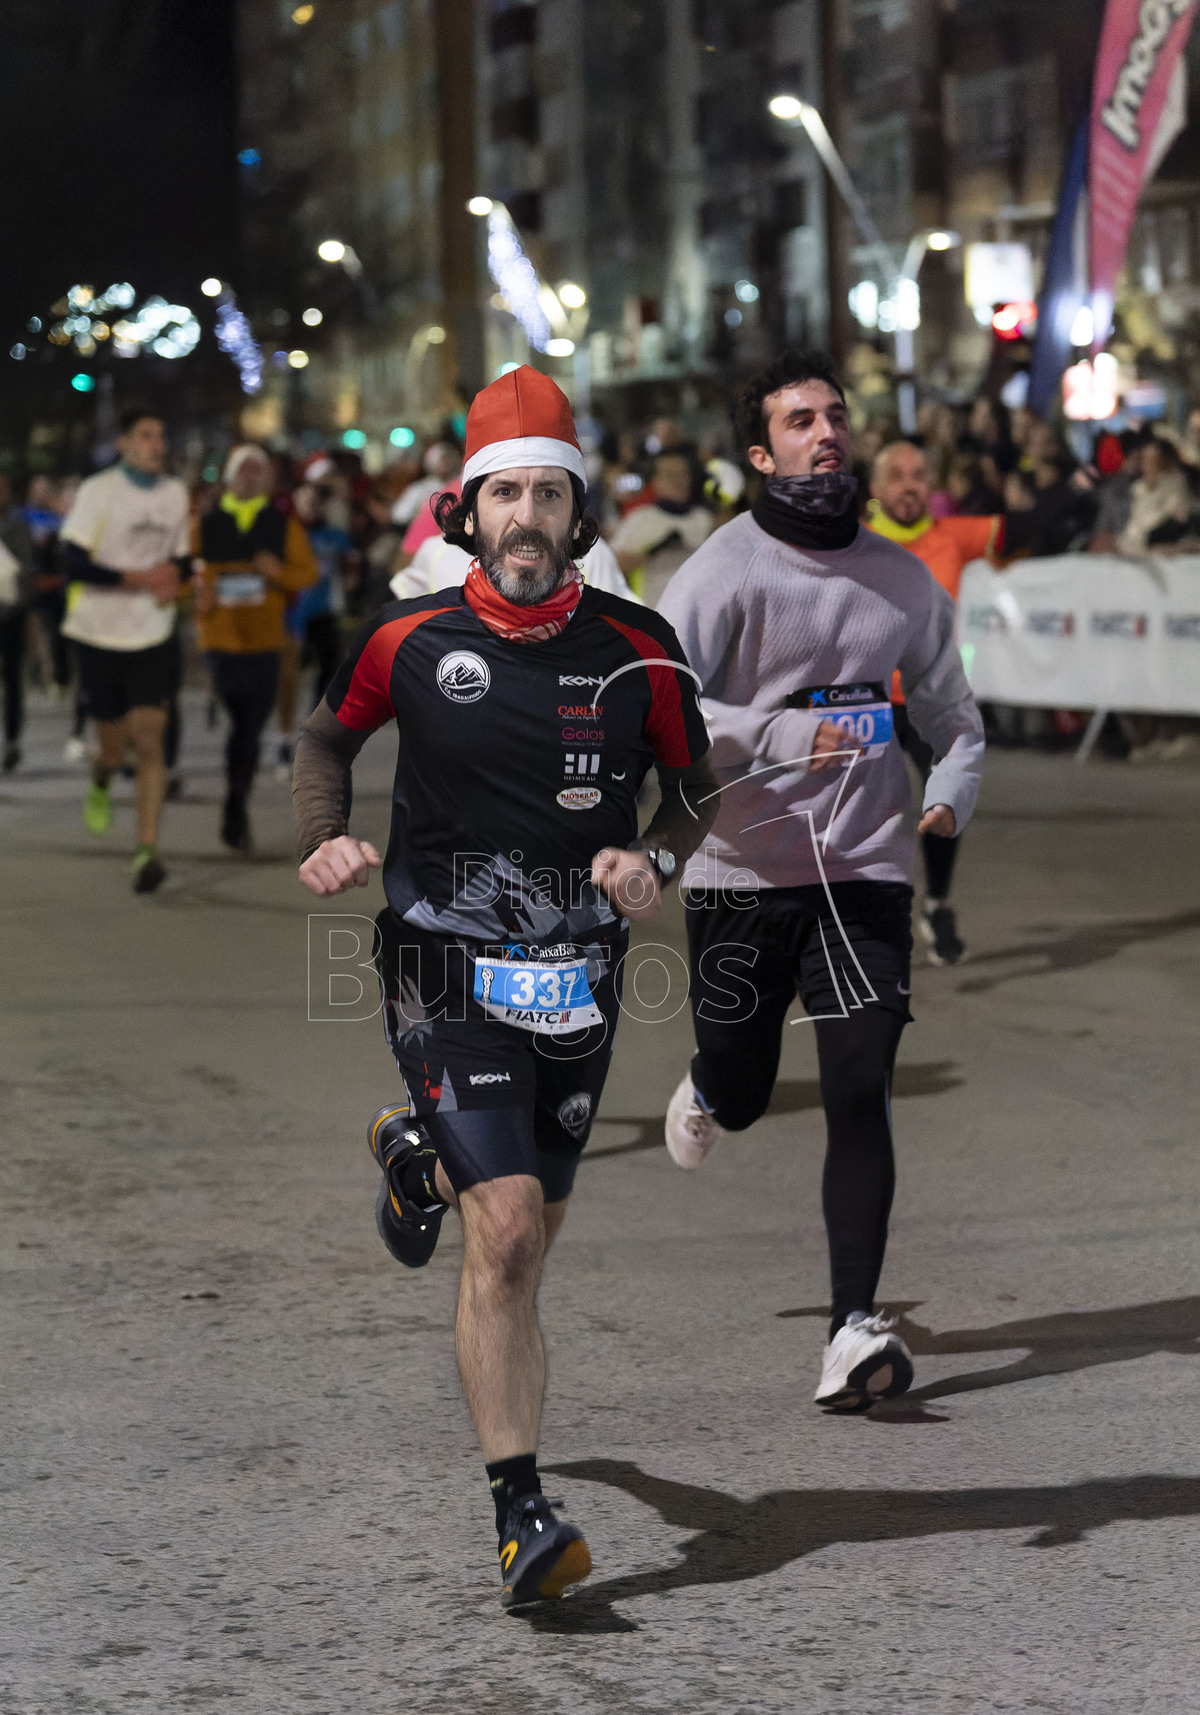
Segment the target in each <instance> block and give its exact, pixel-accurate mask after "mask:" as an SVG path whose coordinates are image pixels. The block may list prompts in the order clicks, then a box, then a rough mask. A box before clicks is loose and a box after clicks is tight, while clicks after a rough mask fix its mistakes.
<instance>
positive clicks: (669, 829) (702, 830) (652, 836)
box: [641, 756, 720, 867]
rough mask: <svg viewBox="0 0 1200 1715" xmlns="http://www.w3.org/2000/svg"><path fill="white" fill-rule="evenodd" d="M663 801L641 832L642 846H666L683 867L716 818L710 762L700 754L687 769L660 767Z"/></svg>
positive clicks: (716, 787)
mask: <svg viewBox="0 0 1200 1715" xmlns="http://www.w3.org/2000/svg"><path fill="white" fill-rule="evenodd" d="M658 783H659V787H660V789H661V792H662V802H661V803H660V804H659V806H658V809H657V810H656V811H655V812H654V815H653V816H652V817H651V819H650V824H649V826H648V827H647V829H646V831H645V833H644V834H643V835H642V838H641V844H642V845H643V846H649V847H655V846H660V845H662V846H666V848H667V850H668V851H669V852H671V853H673V855H674V857H675V860H676V862H677V863H678V864H679V865H680V866H681V867H682V865H683V864H684V863H686V862H687V860H688V858H690V857H691V855H692V853H693V852H694V851H696V850H697V849H698V848H699V847H700V846H702V845H703V844H704V840H705V837H706V836H707V834H708V830H709V829H710V828H711V827H712V825H713V823H714V822H715V821H716V819H717V805H718V801H719V800H718V798H717V793H718V791H719V790H720V788H719V785H718V782H717V777H716V775H715V774H714V773H713V768H712V763H711V762H710V761H709V759H708V757H707V756H704V757H701V759H700V761H699V762H694V763H693V764H692V766H691V767H690V768H660V769H659V770H658Z"/></svg>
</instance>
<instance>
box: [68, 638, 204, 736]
mask: <svg viewBox="0 0 1200 1715" xmlns="http://www.w3.org/2000/svg"><path fill="white" fill-rule="evenodd" d="M75 648H76V650H77V652H78V656H79V684H80V688H81V690H82V691H83V695H84V698H85V700H86V703H87V712H88V714H89V715H91V717H92V719H93V720H97V721H119V720H124V718H125V716H126V715H127V714H128V713H129V711H130V709H165V708H166V706H167V704H168V703H169V702H170V701H171V699H172V698H173V697H175V696H177V695H178V694H179V686H180V682H181V680H182V677H183V662H182V657H181V655H180V652H179V639H178V637H168V638H167V640H166V641H165V643H152V644H151V645H150V647H149V648H148V649H97V648H96V646H95V645H94V644H92V643H77V644H76V645H75Z"/></svg>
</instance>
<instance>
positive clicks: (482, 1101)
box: [376, 910, 628, 1203]
mask: <svg viewBox="0 0 1200 1715" xmlns="http://www.w3.org/2000/svg"><path fill="white" fill-rule="evenodd" d="M376 923H377V928H378V930H379V935H378V938H377V942H376V949H377V950H376V963H377V965H378V969H379V974H380V980H381V982H382V985H383V996H384V1005H383V1022H384V1033H385V1035H386V1036H387V1040H388V1046H389V1047H390V1048H391V1050H392V1053H393V1054H394V1055H395V1057H396V1064H397V1066H399V1068H400V1075H401V1077H402V1078H403V1079H404V1083H405V1087H406V1089H407V1090H408V1094H409V1099H410V1101H411V1103H412V1111H413V1113H414V1115H415V1116H416V1117H417V1118H418V1119H420V1121H421V1122H422V1124H423V1126H424V1127H425V1130H426V1131H427V1132H428V1134H429V1137H430V1139H431V1141H432V1142H433V1145H434V1147H435V1148H436V1150H437V1153H438V1159H439V1160H440V1162H441V1164H442V1166H443V1168H444V1169H445V1172H446V1177H447V1178H448V1179H449V1181H450V1183H451V1185H453V1187H454V1189H455V1191H465V1190H468V1189H469V1188H470V1187H471V1186H472V1185H478V1184H480V1183H481V1182H482V1181H485V1180H490V1179H504V1178H507V1177H508V1176H509V1175H512V1174H529V1175H532V1176H533V1177H534V1178H537V1179H539V1180H540V1181H541V1185H542V1195H543V1197H544V1199H545V1201H546V1202H547V1203H557V1202H560V1201H561V1200H562V1199H563V1198H564V1197H567V1196H569V1195H570V1192H571V1187H572V1185H573V1183H574V1180H575V1169H576V1167H577V1166H578V1164H579V1157H580V1155H581V1154H582V1153H583V1147H584V1145H585V1144H586V1142H587V1139H588V1133H589V1132H590V1131H591V1127H592V1120H593V1118H594V1116H595V1112H596V1108H597V1105H598V1104H599V1101H600V1094H601V1091H602V1090H603V1088H604V1080H605V1077H606V1076H607V1074H608V1065H609V1061H610V1060H611V1058H612V1051H613V1042H614V1039H615V1036H616V1028H617V1017H618V1014H619V1012H620V984H621V960H622V958H623V956H624V954H625V950H626V946H627V942H628V936H627V932H626V931H625V929H624V928H623V927H622V928H619V929H617V930H615V931H609V932H607V933H606V934H603V935H601V934H596V935H594V936H592V937H590V938H589V940H588V941H587V943H586V946H585V945H583V944H580V945H579V947H578V948H577V953H578V955H583V954H585V953H586V955H587V957H588V980H589V984H590V987H591V991H592V995H593V997H594V999H595V1002H596V1005H597V1007H598V1009H599V1011H600V1013H601V1015H602V1022H601V1023H599V1024H594V1025H591V1026H589V1027H587V1028H586V1029H583V1030H580V1031H578V1032H576V1033H575V1034H574V1035H572V1036H565V1037H564V1036H551V1035H548V1034H546V1033H545V1032H538V1033H536V1034H535V1033H534V1032H532V1031H529V1030H521V1029H517V1028H515V1027H514V1026H512V1025H510V1024H507V1023H505V1022H503V1021H502V1020H500V1019H497V1018H494V1017H491V1016H490V1015H489V1014H487V1013H485V1012H484V1010H483V1008H482V1006H480V1005H479V1004H478V1003H477V1002H476V1001H475V999H474V998H473V989H474V960H475V955H476V953H477V952H481V951H483V949H482V948H477V947H476V946H474V945H473V944H471V943H467V942H461V941H446V940H443V939H442V938H441V937H438V936H433V935H428V934H425V933H423V932H422V931H420V930H417V929H413V928H411V927H410V925H408V924H407V923H401V922H399V921H398V920H397V919H396V917H395V916H394V915H393V914H392V912H391V911H389V910H384V911H383V912H381V913H380V915H379V917H378V918H377V920H376Z"/></svg>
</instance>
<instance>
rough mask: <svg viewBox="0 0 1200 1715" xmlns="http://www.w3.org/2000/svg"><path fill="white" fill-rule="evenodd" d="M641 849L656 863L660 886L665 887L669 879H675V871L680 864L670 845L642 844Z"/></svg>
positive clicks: (655, 867) (655, 869) (655, 868)
mask: <svg viewBox="0 0 1200 1715" xmlns="http://www.w3.org/2000/svg"><path fill="white" fill-rule="evenodd" d="M640 849H641V850H642V851H643V852H645V854H646V856H647V857H648V858H649V859H650V862H651V863H652V864H653V865H654V873H655V875H657V877H658V880H659V884H660V886H662V887H665V886H666V885H667V883H668V882H669V881H673V880H674V879H675V871H676V870H677V869H678V867H679V865H678V864H677V863H676V861H675V853H674V852H673V851H672V850H671V849H670V847H669V846H641V847H640Z"/></svg>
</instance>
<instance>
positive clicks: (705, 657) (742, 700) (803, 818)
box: [660, 512, 984, 888]
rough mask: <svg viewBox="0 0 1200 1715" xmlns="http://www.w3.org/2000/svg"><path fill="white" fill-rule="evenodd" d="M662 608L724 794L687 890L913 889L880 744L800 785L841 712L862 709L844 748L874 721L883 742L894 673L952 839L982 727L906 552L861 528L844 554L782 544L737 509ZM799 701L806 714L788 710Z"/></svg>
mask: <svg viewBox="0 0 1200 1715" xmlns="http://www.w3.org/2000/svg"><path fill="white" fill-rule="evenodd" d="M660 611H661V613H662V615H663V617H664V618H665V619H667V620H669V621H670V623H671V624H672V625H673V626H674V628H675V630H676V632H677V633H678V636H679V641H680V642H681V643H682V644H683V649H684V653H685V654H686V656H687V658H688V660H689V661H690V662H691V665H692V666H693V668H694V669H695V670H696V672H697V673H698V674H699V676H700V683H701V688H702V698H703V705H704V712H705V715H706V717H707V720H708V723H709V731H710V734H711V736H712V743H713V748H712V752H711V756H712V761H713V764H714V766H715V768H716V772H717V776H718V779H719V780H720V783H721V806H720V811H719V813H718V816H717V820H716V823H715V825H714V827H713V829H712V832H711V833H710V834H709V837H708V839H707V841H706V842H705V844H704V845H703V846H701V847H700V849H699V850H698V851H697V852H696V853H695V855H694V856H693V857H692V858H691V860H690V861H689V863H688V865H687V868H686V870H685V872H684V877H683V880H684V883H685V885H687V886H689V887H693V888H698V887H705V886H707V887H717V886H726V887H744V888H753V887H755V886H765V887H801V886H805V885H811V884H813V883H817V882H820V881H821V880H822V877H824V878H825V879H827V880H829V881H850V880H867V881H909V880H911V877H912V858H913V834H912V821H911V817H910V815H909V811H910V798H909V785H908V774H907V771H906V768H905V762H904V757H903V754H902V752H901V749H900V746H899V744H898V742H897V741H896V740H895V738H892V739H891V741H890V742H889V743H886V744H876V745H875V746H874V747H868V749H867V751H865V752H864V754H863V755H861V756H859V757H857V758H855V759H853V760H849V759H846V758H844V759H841V760H840V761H839V762H838V763H837V764H836V765H835V766H834V767H832V768H827V769H823V770H820V771H818V772H817V773H815V774H810V773H809V771H808V758H809V755H810V753H811V751H812V745H813V740H814V738H815V736H816V732H817V728H818V726H819V725H820V723H821V721H822V720H824V719H826V718H830V717H831V716H832V717H835V718H836V716H837V713H838V709H839V707H840V706H841V705H842V703H843V701H844V702H845V703H847V704H849V705H852V706H858V705H866V704H871V703H873V705H874V708H875V713H874V715H870V714H867V715H866V718H865V720H864V719H863V715H862V714H859V715H857V716H856V715H854V714H850V713H849V710H848V709H847V710H845V711H844V712H843V714H842V719H843V721H847V720H850V721H853V720H856V719H857V720H860V721H862V724H861V725H860V726H858V728H857V736H858V737H861V736H863V735H864V734H866V735H871V732H872V724H873V726H874V733H875V735H878V734H879V733H881V732H882V733H883V734H886V731H887V727H888V722H889V715H888V713H887V712H886V699H887V697H888V695H889V693H890V690H891V682H892V674H893V672H894V670H895V669H896V668H899V670H900V678H901V683H902V684H903V687H904V695H905V698H906V700H907V703H908V713H909V718H910V720H911V721H912V723H913V725H914V727H915V728H916V730H917V732H918V733H919V734H920V736H921V737H922V738H924V739H925V741H926V742H927V743H928V744H929V745H931V746H932V748H933V753H934V756H935V758H938V759H939V760H937V761H936V762H935V765H934V768H933V771H932V773H931V774H930V776H929V783H928V785H927V787H926V789H925V807H926V808H927V809H928V808H930V807H931V806H933V805H934V804H948V805H949V806H950V808H951V809H952V810H953V811H954V816H955V821H956V823H957V826H958V828H959V829H961V828H962V827H964V825H965V824H966V822H967V819H968V817H969V816H970V814H971V811H972V810H973V809H974V807H975V798H976V795H977V793H978V790H979V772H980V767H981V764H982V761H983V748H984V744H983V722H982V721H981V720H980V717H979V710H978V709H977V708H976V706H975V701H974V699H973V697H972V696H971V691H970V687H969V686H968V684H967V681H966V676H965V675H964V673H963V669H962V662H961V660H960V658H959V653H958V649H957V647H956V645H955V641H954V604H953V602H952V601H951V600H950V597H949V596H948V595H947V594H946V592H945V591H944V590H943V589H942V588H941V587H940V585H939V584H938V583H937V582H936V581H935V580H934V578H933V576H932V575H931V573H930V572H929V571H928V570H927V569H926V567H925V566H924V565H923V564H922V563H921V561H920V560H918V559H917V558H916V556H915V555H914V554H910V553H909V552H908V551H907V549H905V548H901V547H899V546H897V544H895V543H894V542H889V541H886V540H885V539H884V538H883V537H881V536H877V535H875V534H874V533H873V532H871V531H869V530H864V529H861V528H860V530H859V532H858V535H857V536H856V537H855V539H854V541H853V542H852V543H851V544H850V546H849V547H848V548H838V549H831V550H825V551H818V550H815V549H814V550H809V549H800V548H793V547H791V546H789V545H788V544H787V543H785V542H780V541H777V540H776V539H775V537H773V536H769V535H768V534H767V532H766V531H765V530H763V529H761V528H760V526H759V525H758V524H756V523H755V522H754V519H753V518H752V517H751V516H750V514H749V513H748V512H747V513H743V514H741V516H739V517H737V518H735V519H733V520H732V522H731V523H729V524H725V525H723V526H722V528H721V529H719V530H717V531H716V532H715V533H714V534H713V535H712V536H710V537H709V539H708V541H707V542H706V543H705V544H704V546H703V547H702V548H700V549H698V550H697V552H696V553H695V554H693V555H692V557H691V559H690V560H688V561H687V562H686V564H685V565H684V566H682V567H681V569H680V570H679V572H678V573H677V574H676V575H675V577H674V578H673V579H672V581H671V583H670V585H669V586H668V588H667V591H666V594H665V595H664V596H663V599H662V602H661V604H660ZM869 686H874V687H876V689H875V692H874V693H873V694H870V693H868V691H867V687H869ZM798 692H809V693H810V695H809V696H808V697H806V698H803V699H801V700H802V701H808V702H814V703H815V704H816V706H814V707H812V708H808V707H787V706H785V705H786V703H787V700H788V698H789V697H793V699H794V698H795V693H798ZM881 702H882V703H883V705H884V706H880V704H881Z"/></svg>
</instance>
